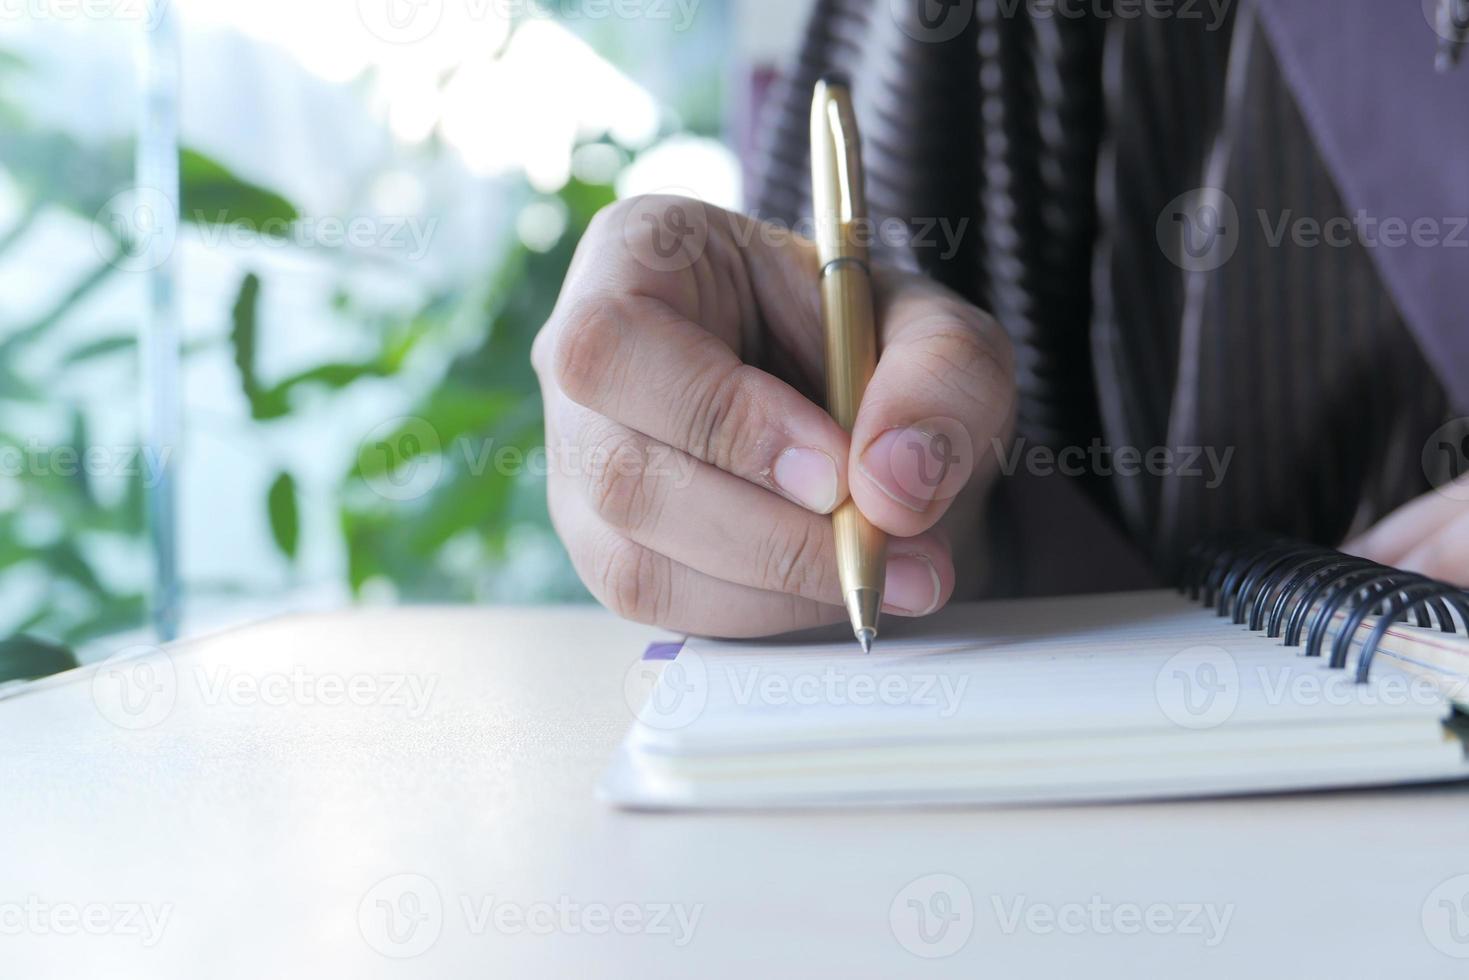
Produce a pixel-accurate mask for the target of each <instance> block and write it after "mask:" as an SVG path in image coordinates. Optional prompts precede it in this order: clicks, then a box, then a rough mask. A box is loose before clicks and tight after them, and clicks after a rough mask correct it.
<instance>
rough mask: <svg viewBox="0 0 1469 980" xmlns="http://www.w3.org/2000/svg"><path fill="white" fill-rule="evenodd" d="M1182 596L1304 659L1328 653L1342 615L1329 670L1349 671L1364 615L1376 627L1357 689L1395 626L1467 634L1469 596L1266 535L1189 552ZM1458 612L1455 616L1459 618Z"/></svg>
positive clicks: (1234, 539)
mask: <svg viewBox="0 0 1469 980" xmlns="http://www.w3.org/2000/svg"><path fill="white" fill-rule="evenodd" d="M1179 591H1180V592H1181V593H1184V594H1186V595H1188V596H1189V597H1190V598H1192V599H1195V600H1197V601H1200V602H1202V603H1203V604H1204V605H1206V606H1212V607H1214V610H1215V612H1216V613H1217V614H1218V615H1219V616H1229V617H1232V618H1233V620H1234V622H1236V623H1239V624H1241V625H1248V627H1249V628H1250V629H1251V630H1254V631H1257V632H1259V631H1262V630H1263V631H1264V632H1265V634H1266V635H1267V636H1270V637H1272V638H1275V637H1279V638H1282V639H1283V640H1284V643H1285V645H1286V646H1291V647H1294V646H1300V645H1301V644H1302V642H1303V641H1302V635H1303V634H1304V636H1305V640H1304V643H1305V654H1306V656H1308V657H1319V656H1321V655H1322V653H1323V647H1324V646H1325V642H1326V634H1327V629H1328V627H1330V625H1331V623H1332V621H1333V620H1334V619H1335V618H1336V617H1337V616H1338V614H1342V615H1345V617H1346V621H1345V623H1344V625H1343V628H1342V629H1341V630H1340V631H1339V632H1338V633H1337V634H1336V639H1335V640H1334V641H1333V642H1332V646H1331V660H1330V666H1331V668H1332V669H1334V670H1342V669H1344V668H1345V667H1346V665H1347V660H1348V657H1349V655H1350V653H1351V648H1352V642H1353V640H1354V639H1355V637H1356V635H1357V632H1358V631H1359V630H1360V629H1361V626H1362V624H1363V623H1364V622H1366V620H1367V617H1369V616H1377V617H1378V620H1377V624H1376V626H1374V627H1373V630H1372V633H1371V635H1369V636H1368V637H1367V639H1366V640H1365V641H1364V642H1363V644H1362V651H1361V654H1360V656H1359V657H1358V658H1357V677H1356V680H1357V683H1359V684H1364V683H1366V682H1367V678H1368V676H1369V675H1370V673H1371V670H1372V661H1373V658H1374V657H1375V656H1376V655H1377V650H1378V647H1379V645H1380V644H1381V643H1382V638H1383V637H1384V636H1385V635H1386V634H1387V631H1388V628H1389V627H1391V626H1392V624H1394V623H1398V622H1407V621H1408V620H1409V618H1410V617H1411V618H1412V621H1413V623H1414V625H1416V626H1419V627H1422V628H1424V629H1438V630H1440V631H1442V632H1444V633H1457V632H1458V631H1459V630H1460V629H1461V628H1462V629H1464V630H1465V632H1466V633H1469V592H1465V591H1464V590H1462V589H1459V588H1457V587H1455V586H1452V585H1448V584H1447V583H1444V582H1438V581H1435V580H1433V579H1431V578H1427V577H1426V576H1423V575H1419V574H1417V573H1415V572H1405V571H1402V570H1400V569H1396V568H1390V567H1388V566H1387V565H1379V564H1378V563H1377V562H1373V561H1368V560H1367V559H1365V558H1355V557H1353V556H1351V555H1344V554H1342V553H1341V552H1339V551H1333V550H1331V549H1330V548H1323V547H1321V546H1320V545H1313V544H1305V543H1303V542H1300V541H1291V540H1288V539H1284V538H1276V537H1271V536H1269V535H1261V534H1235V535H1230V536H1227V537H1222V538H1218V539H1216V540H1214V541H1210V542H1208V543H1205V544H1201V545H1196V546H1195V547H1194V548H1192V549H1191V550H1190V551H1189V553H1188V555H1187V557H1186V558H1185V560H1184V566H1183V570H1182V574H1181V577H1180V585H1179ZM1455 613H1457V614H1458V616H1457V619H1456V617H1455V615H1454V614H1455Z"/></svg>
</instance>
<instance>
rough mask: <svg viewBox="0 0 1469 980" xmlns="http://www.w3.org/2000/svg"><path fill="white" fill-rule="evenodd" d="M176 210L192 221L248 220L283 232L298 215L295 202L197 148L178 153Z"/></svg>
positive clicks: (263, 229)
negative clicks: (241, 176) (239, 173)
mask: <svg viewBox="0 0 1469 980" xmlns="http://www.w3.org/2000/svg"><path fill="white" fill-rule="evenodd" d="M179 210H180V212H181V215H180V216H181V217H182V219H183V220H184V221H186V222H189V223H192V224H216V225H218V224H247V225H249V226H250V227H252V228H254V229H256V230H257V231H260V232H264V233H269V232H271V231H272V230H273V226H279V233H280V234H282V235H284V234H285V233H286V231H287V230H288V229H289V225H290V224H291V222H293V221H295V220H296V219H297V218H298V217H300V213H299V212H298V211H297V210H296V206H295V205H294V204H292V203H291V202H290V201H288V200H286V199H285V198H284V197H282V196H281V195H279V194H277V193H276V192H275V191H271V190H267V189H266V188H264V187H261V186H259V185H257V184H252V183H250V182H249V181H247V180H243V179H242V178H240V177H237V176H235V175H234V174H233V173H231V172H230V171H229V170H228V169H226V168H225V166H224V165H223V164H221V163H219V162H218V161H216V160H214V159H212V158H210V157H207V156H205V155H204V154H202V153H200V152H199V151H198V150H190V149H187V148H185V149H184V150H182V151H180V153H179Z"/></svg>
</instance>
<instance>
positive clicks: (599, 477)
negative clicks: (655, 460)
mask: <svg viewBox="0 0 1469 980" xmlns="http://www.w3.org/2000/svg"><path fill="white" fill-rule="evenodd" d="M646 464H647V460H646V459H645V458H644V454H643V452H642V450H641V449H640V448H639V447H638V446H637V445H636V444H635V443H634V440H632V439H630V438H628V437H627V436H626V435H623V434H615V433H609V434H607V435H605V436H603V437H602V439H601V440H600V441H597V442H594V444H593V445H592V446H591V451H590V453H589V454H588V473H587V494H588V497H589V498H590V501H591V505H592V509H593V510H594V511H595V512H596V514H597V516H598V517H600V518H602V520H604V521H606V522H607V523H608V524H610V525H612V526H613V527H615V528H618V529H619V530H624V531H633V530H636V529H638V528H640V527H643V526H644V525H645V523H646V522H647V521H648V520H649V519H650V518H651V516H652V508H653V506H654V493H655V491H654V482H655V481H654V477H653V476H652V475H651V474H650V473H649V472H648V468H647V465H646Z"/></svg>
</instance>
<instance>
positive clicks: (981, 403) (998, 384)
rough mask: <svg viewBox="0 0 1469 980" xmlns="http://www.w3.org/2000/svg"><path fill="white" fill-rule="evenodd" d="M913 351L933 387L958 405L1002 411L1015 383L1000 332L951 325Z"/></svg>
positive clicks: (1008, 353)
mask: <svg viewBox="0 0 1469 980" xmlns="http://www.w3.org/2000/svg"><path fill="white" fill-rule="evenodd" d="M975 312H977V311H975ZM971 317H972V314H971ZM914 355H915V358H916V366H917V367H918V368H919V369H920V370H921V371H922V372H923V374H924V377H925V378H926V380H927V381H928V382H929V383H931V384H932V385H933V387H934V389H935V390H937V391H939V392H941V393H943V394H944V395H945V396H946V397H948V398H952V399H954V400H955V402H956V403H957V404H959V405H964V406H972V407H974V408H976V409H979V410H980V411H981V412H985V411H989V410H995V411H999V412H1000V413H1001V414H1003V413H1004V406H1005V405H1007V404H1008V403H1009V400H1010V397H1011V396H1010V390H1011V389H1012V388H1013V387H1014V370H1013V367H1012V362H1013V354H1012V353H1011V351H1010V347H1009V340H1008V338H1005V337H1004V334H1003V332H1000V333H999V334H998V335H997V334H995V333H992V332H990V331H984V330H980V329H975V328H973V327H971V326H964V325H961V326H958V327H954V326H951V327H950V328H949V329H947V330H945V331H943V332H942V333H938V334H935V335H933V336H932V337H930V338H929V339H928V341H927V342H926V343H923V344H920V345H919V346H918V347H917V348H916V349H915V350H914Z"/></svg>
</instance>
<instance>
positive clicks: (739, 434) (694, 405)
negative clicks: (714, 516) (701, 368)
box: [683, 366, 761, 472]
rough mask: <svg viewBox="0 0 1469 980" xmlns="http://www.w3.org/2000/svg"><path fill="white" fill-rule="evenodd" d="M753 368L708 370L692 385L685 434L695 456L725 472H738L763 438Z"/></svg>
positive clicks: (687, 443) (684, 427)
mask: <svg viewBox="0 0 1469 980" xmlns="http://www.w3.org/2000/svg"><path fill="white" fill-rule="evenodd" d="M749 370H750V369H748V368H744V367H738V368H736V369H735V370H733V371H729V370H724V369H723V366H721V369H720V370H719V371H717V372H709V374H708V375H707V376H706V378H705V379H704V380H703V381H702V383H695V384H694V385H693V386H691V387H692V391H693V392H694V395H693V397H691V398H689V399H688V402H687V404H688V406H689V410H688V417H687V419H686V420H685V423H684V426H683V436H684V439H685V440H686V442H685V444H686V445H687V446H688V447H689V451H690V453H691V454H692V455H694V456H695V457H697V458H699V459H701V460H703V461H704V462H706V463H710V464H712V465H713V466H716V467H718V468H719V469H721V470H725V471H726V472H737V471H738V470H739V465H738V464H739V463H740V461H741V460H745V459H748V458H749V457H750V456H751V455H752V454H753V453H754V451H755V447H756V445H757V444H758V443H759V441H760V438H761V437H760V434H759V430H760V423H761V420H760V415H759V412H758V410H757V409H756V408H755V400H754V398H753V397H752V395H751V393H750V391H749V375H748V371H749Z"/></svg>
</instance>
